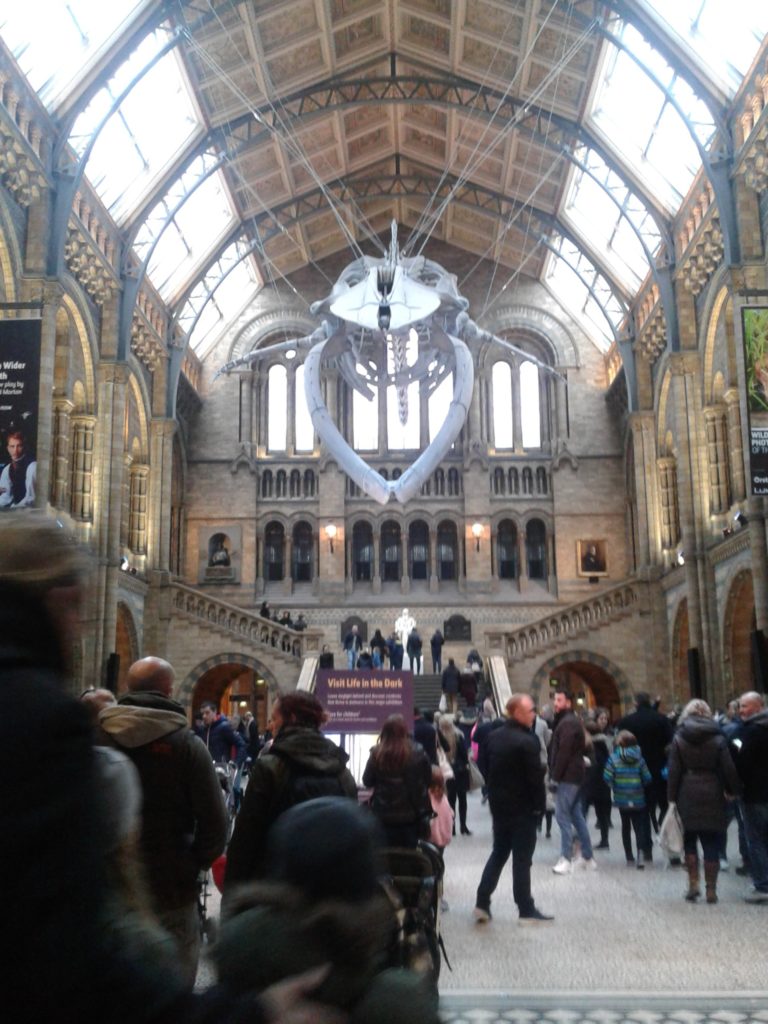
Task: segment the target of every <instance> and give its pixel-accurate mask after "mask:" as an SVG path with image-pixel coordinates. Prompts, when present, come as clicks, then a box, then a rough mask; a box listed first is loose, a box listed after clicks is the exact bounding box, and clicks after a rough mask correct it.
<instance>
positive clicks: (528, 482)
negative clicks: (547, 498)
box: [523, 466, 533, 494]
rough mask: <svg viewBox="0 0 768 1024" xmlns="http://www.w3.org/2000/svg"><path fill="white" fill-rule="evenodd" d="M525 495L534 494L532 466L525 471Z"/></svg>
mask: <svg viewBox="0 0 768 1024" xmlns="http://www.w3.org/2000/svg"><path fill="white" fill-rule="evenodd" d="M523 494H533V470H532V469H531V467H530V466H526V467H525V468H524V469H523Z"/></svg>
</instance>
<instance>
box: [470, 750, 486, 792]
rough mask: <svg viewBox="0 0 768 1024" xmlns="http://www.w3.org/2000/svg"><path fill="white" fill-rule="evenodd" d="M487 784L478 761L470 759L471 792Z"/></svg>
mask: <svg viewBox="0 0 768 1024" xmlns="http://www.w3.org/2000/svg"><path fill="white" fill-rule="evenodd" d="M484 785H485V778H484V777H483V773H482V772H481V771H480V769H479V768H478V767H477V762H476V761H473V760H472V758H470V759H469V792H470V793H474V792H475V790H476V789H482V788H483V786H484Z"/></svg>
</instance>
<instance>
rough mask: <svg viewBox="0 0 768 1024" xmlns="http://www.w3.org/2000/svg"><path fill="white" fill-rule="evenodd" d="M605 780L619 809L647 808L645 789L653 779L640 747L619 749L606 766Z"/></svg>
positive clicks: (604, 770) (604, 771)
mask: <svg viewBox="0 0 768 1024" xmlns="http://www.w3.org/2000/svg"><path fill="white" fill-rule="evenodd" d="M603 779H605V782H606V784H607V785H608V786H610V787H611V789H612V790H613V802H614V803H615V804H616V806H617V807H627V808H632V809H634V810H639V809H640V808H642V807H645V787H646V786H650V784H651V782H652V781H653V779H652V776H651V773H650V772H649V771H648V765H647V764H646V763H645V758H644V757H643V755H642V754H641V753H640V747H637V746H636V747H617V748H616V749H615V750H614V752H613V753H612V754H611V756H610V757H609V758H608V760H607V762H606V764H605V768H604V769H603Z"/></svg>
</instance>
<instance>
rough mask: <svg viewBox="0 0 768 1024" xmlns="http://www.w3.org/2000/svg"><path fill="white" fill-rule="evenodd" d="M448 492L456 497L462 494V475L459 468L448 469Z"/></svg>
mask: <svg viewBox="0 0 768 1024" xmlns="http://www.w3.org/2000/svg"><path fill="white" fill-rule="evenodd" d="M448 494H450V495H453V496H454V497H456V496H458V495H459V494H461V477H460V476H459V471H458V469H449V470H448Z"/></svg>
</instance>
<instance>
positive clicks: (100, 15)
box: [0, 0, 146, 110]
mask: <svg viewBox="0 0 768 1024" xmlns="http://www.w3.org/2000/svg"><path fill="white" fill-rule="evenodd" d="M145 5H146V0H109V2H106V0H96V2H94V0H67V3H63V2H62V0H17V2H15V3H13V2H11V0H8V2H6V3H4V4H2V6H1V7H0V35H2V37H3V39H4V40H5V42H6V43H7V44H8V46H9V47H10V49H11V51H12V53H13V55H14V57H15V58H16V60H17V61H18V63H19V66H20V68H21V70H22V71H23V72H24V74H25V75H26V76H27V78H28V79H29V81H30V83H31V84H32V86H33V88H34V89H36V90H37V92H38V93H39V95H40V99H41V100H42V101H43V103H45V105H46V106H47V107H48V109H49V110H53V109H54V108H55V107H56V106H57V105H58V103H59V102H60V101H61V98H62V96H63V95H64V94H65V93H66V91H67V90H69V89H71V88H72V86H73V85H74V84H75V83H76V82H77V81H78V79H80V78H82V77H83V76H84V75H85V73H86V72H87V71H88V70H89V68H90V66H91V65H92V64H93V62H94V61H95V60H96V59H97V58H98V57H99V56H100V55H101V54H102V53H103V51H104V50H105V48H106V47H107V45H108V44H109V42H110V41H111V40H112V39H113V38H114V37H115V36H116V35H118V34H119V32H120V29H121V28H122V27H123V25H124V24H125V22H126V21H127V20H128V19H129V18H130V16H131V15H132V14H133V13H134V12H135V11H136V10H138V8H140V7H144V6H145Z"/></svg>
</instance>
